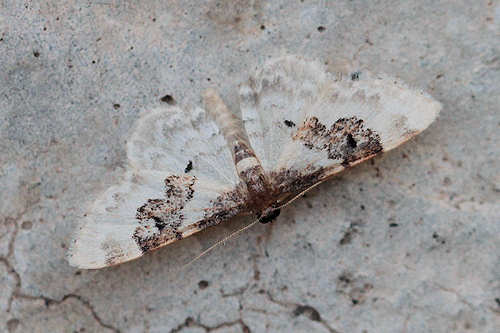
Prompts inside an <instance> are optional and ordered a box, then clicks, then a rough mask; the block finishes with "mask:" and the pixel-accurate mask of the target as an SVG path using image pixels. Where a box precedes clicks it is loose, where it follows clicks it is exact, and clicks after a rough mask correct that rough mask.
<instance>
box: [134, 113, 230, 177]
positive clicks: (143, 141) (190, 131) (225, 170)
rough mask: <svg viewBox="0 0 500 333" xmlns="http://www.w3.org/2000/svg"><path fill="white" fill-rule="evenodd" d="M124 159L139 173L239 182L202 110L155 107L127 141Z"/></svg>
mask: <svg viewBox="0 0 500 333" xmlns="http://www.w3.org/2000/svg"><path fill="white" fill-rule="evenodd" d="M127 157H128V159H129V164H130V165H131V166H132V167H134V168H135V169H139V170H157V171H164V172H169V173H171V174H184V173H186V174H189V175H193V176H196V177H198V178H200V179H209V180H210V181H215V182H219V183H221V184H232V185H234V186H236V185H237V184H238V183H239V178H238V174H237V173H236V169H235V167H234V162H233V158H232V154H231V152H230V150H229V149H228V146H227V143H226V140H225V139H224V136H223V135H222V133H221V132H220V130H219V128H218V127H217V125H216V123H215V122H214V121H213V120H212V119H211V118H210V116H209V115H208V114H207V112H205V110H203V109H201V108H195V109H193V110H191V111H184V110H182V109H180V108H178V107H168V108H158V109H155V110H153V111H148V112H147V113H144V114H142V115H141V117H140V119H139V120H138V121H137V123H136V125H135V128H134V130H133V134H132V136H131V138H130V139H129V140H128V142H127ZM190 162H191V163H190Z"/></svg>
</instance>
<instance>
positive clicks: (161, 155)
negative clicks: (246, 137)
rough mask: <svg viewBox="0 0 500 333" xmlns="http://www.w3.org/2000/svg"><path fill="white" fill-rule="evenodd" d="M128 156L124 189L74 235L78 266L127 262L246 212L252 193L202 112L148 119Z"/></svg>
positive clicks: (72, 258)
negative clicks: (239, 182)
mask: <svg viewBox="0 0 500 333" xmlns="http://www.w3.org/2000/svg"><path fill="white" fill-rule="evenodd" d="M127 154H128V158H129V165H128V167H127V172H126V173H125V175H124V176H123V179H122V181H121V183H120V184H118V185H115V186H112V187H110V188H108V189H107V190H106V191H105V192H104V193H102V194H101V195H100V196H98V197H97V198H96V199H95V201H94V202H93V204H92V205H91V206H90V207H89V209H88V213H87V214H86V216H85V217H84V218H83V221H82V224H81V225H82V226H81V227H80V228H79V230H77V232H76V235H75V237H74V240H73V242H72V245H71V248H70V251H69V255H68V260H69V262H70V264H72V265H73V266H77V267H80V268H100V267H106V266H111V265H116V264H119V263H122V262H126V261H129V260H132V259H135V258H137V257H140V256H141V255H143V254H144V253H146V252H148V251H151V250H154V249H157V248H159V247H162V246H164V245H167V244H169V243H172V242H174V241H176V240H178V239H182V238H185V237H187V236H189V235H191V234H193V233H195V232H198V231H200V230H202V229H204V228H206V227H208V226H211V225H215V224H218V223H220V222H221V221H223V220H225V219H228V218H230V217H232V216H235V215H238V214H240V213H242V212H243V210H244V204H245V203H246V189H245V188H244V187H242V186H241V185H239V184H238V180H237V175H236V171H235V170H234V168H235V167H234V163H233V161H232V157H231V153H230V152H229V150H228V148H227V145H226V143H225V141H224V138H223V136H222V135H221V134H220V133H219V131H218V129H217V127H216V125H215V124H214V123H213V122H212V121H211V120H210V119H208V118H206V115H205V113H204V111H203V110H201V109H197V110H195V112H194V114H192V115H190V114H186V113H182V112H181V110H180V109H177V108H170V109H163V110H155V111H153V112H151V113H149V114H146V115H144V116H142V117H141V118H140V119H139V120H138V123H137V125H136V127H135V129H134V132H133V134H132V136H131V139H130V140H129V142H128V145H127ZM189 161H191V163H189ZM189 164H191V165H190V167H188V165H189Z"/></svg>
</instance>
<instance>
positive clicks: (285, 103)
mask: <svg viewBox="0 0 500 333" xmlns="http://www.w3.org/2000/svg"><path fill="white" fill-rule="evenodd" d="M203 98H204V104H205V109H206V111H205V110H204V109H201V108H196V109H194V110H193V111H190V112H187V111H184V110H181V109H179V108H178V107H175V106H171V107H167V108H161V109H156V110H153V111H148V112H146V113H144V114H142V115H141V117H140V118H139V120H138V121H137V124H136V126H135V129H134V130H133V133H132V136H131V138H130V139H129V140H128V142H127V156H128V167H127V171H126V173H125V175H124V178H123V179H124V180H123V181H122V182H121V183H120V184H118V185H116V186H112V187H110V188H109V189H107V190H106V191H105V192H104V193H103V194H102V195H101V196H99V197H98V198H97V199H96V200H95V201H94V202H93V204H92V205H91V206H90V207H89V210H88V213H87V214H86V216H85V217H84V221H83V223H82V226H81V227H80V228H79V230H77V232H76V236H75V238H74V240H73V242H72V244H71V249H70V251H69V256H68V257H69V262H70V264H71V265H73V266H77V267H80V268H101V267H106V266H111V265H116V264H120V263H123V262H126V261H129V260H132V259H135V258H138V257H140V256H142V255H143V254H145V253H147V252H149V251H152V250H155V249H157V248H159V247H162V246H165V245H167V244H170V243H172V242H175V241H176V240H180V239H183V238H186V237H188V236H190V235H192V234H194V233H196V232H198V231H200V230H202V229H204V228H207V227H210V226H214V225H217V224H219V223H221V222H223V221H225V220H227V219H230V218H232V217H235V216H237V215H254V216H255V217H256V218H257V219H258V220H259V221H260V222H262V223H267V222H270V221H272V220H273V219H274V218H276V217H277V216H278V215H279V213H280V208H281V207H283V206H284V205H286V204H287V203H289V202H291V201H292V200H294V199H295V198H297V197H299V196H300V195H301V194H303V193H305V191H307V190H309V189H311V188H312V187H314V186H315V185H317V184H319V183H321V182H323V181H325V180H327V179H329V178H330V177H332V176H333V175H335V174H336V173H338V172H340V171H342V170H344V169H345V168H348V167H350V166H353V165H356V164H358V163H360V162H362V161H364V160H366V159H369V158H371V157H373V156H375V155H377V154H379V153H382V152H385V151H388V150H391V149H393V148H395V147H397V146H399V145H400V144H402V143H404V142H405V141H407V140H409V139H411V138H412V137H414V136H415V135H417V134H418V133H420V132H421V131H423V130H424V129H425V128H427V127H428V126H429V125H430V124H431V123H432V122H433V120H434V119H435V118H436V117H437V115H438V113H439V111H440V109H441V105H440V104H439V103H438V102H437V101H435V100H434V99H432V98H431V97H430V96H429V95H427V94H426V93H424V92H423V91H421V90H415V89H411V88H409V87H408V86H407V85H405V84H404V83H403V82H401V81H400V80H396V79H394V78H392V77H390V76H387V75H380V74H379V75H375V74H371V73H369V72H367V71H362V72H356V73H352V74H349V75H340V74H338V73H334V74H332V73H329V72H327V71H326V70H325V68H324V67H323V65H322V64H320V63H318V62H314V61H306V60H304V59H302V58H300V57H296V56H285V57H280V58H277V59H273V60H270V61H269V62H267V63H266V64H265V65H264V66H263V68H262V69H261V70H259V71H257V73H256V74H255V75H254V76H253V77H251V78H250V80H249V82H248V83H246V84H243V85H242V86H241V87H240V108H241V114H242V119H241V120H239V119H237V118H236V117H235V116H234V115H233V113H231V112H230V111H229V110H228V108H227V107H226V106H225V104H224V103H223V102H222V100H221V98H220V97H219V96H218V95H217V93H216V92H215V90H212V89H210V90H207V91H206V92H205V93H204V96H203Z"/></svg>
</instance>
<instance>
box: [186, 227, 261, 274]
mask: <svg viewBox="0 0 500 333" xmlns="http://www.w3.org/2000/svg"><path fill="white" fill-rule="evenodd" d="M258 222H259V220H255V221H254V222H252V223H250V224H249V225H247V226H244V227H243V228H241V229H239V230H236V231H235V232H233V233H231V234H230V235H228V236H226V237H224V238H223V239H221V240H220V241H218V242H217V243H215V244H214V245H212V246H210V247H209V248H208V249H206V250H204V251H203V252H201V253H200V254H198V255H197V256H196V257H195V258H194V259H192V260H190V261H189V262H188V263H187V264H185V265H184V266H182V269H186V268H187V267H189V266H191V264H193V263H194V262H195V261H197V260H198V259H200V258H201V257H203V256H204V255H206V254H207V253H209V252H210V251H212V250H213V249H215V248H216V247H218V246H219V245H220V244H221V243H225V242H226V241H228V240H230V239H231V238H233V237H235V236H236V235H238V234H240V233H242V232H243V231H245V230H247V229H250V228H251V227H253V226H254V225H255V224H257V223H258Z"/></svg>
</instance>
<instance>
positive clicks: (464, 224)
mask: <svg viewBox="0 0 500 333" xmlns="http://www.w3.org/2000/svg"><path fill="white" fill-rule="evenodd" d="M499 22H500V4H499V1H488V0H479V1H467V0H460V1H459V0H442V1H434V0H425V1H395V0H394V1H392V0H387V1H362V0H353V1H347V0H342V1H311V0H303V1H300V0H293V1H284V0H283V1H259V0H254V1H242V0H237V1H214V0H209V1H138V0H137V1H118V0H99V1H83V0H82V1H55V0H52V1H28V0H26V1H16V0H3V1H0V330H1V331H4V332H183V333H187V332H191V333H194V332H291V331H297V332H305V331H311V332H342V333H344V332H367V333H373V332H499V331H500V222H499V221H500V212H499V209H500V199H499V197H500V194H499V192H500V175H499V167H500V165H499V164H500V163H499V153H500V149H499V139H500V135H499V129H500V128H499V127H500V117H499V105H500V97H499V96H500V24H499ZM285 53H290V54H299V55H303V56H306V57H309V58H315V59H319V60H321V61H324V62H325V63H327V64H328V65H329V66H331V68H335V67H336V66H341V67H342V66H347V67H349V66H351V67H353V68H356V67H360V68H361V67H369V68H371V69H372V70H374V71H379V72H387V73H390V74H392V75H395V76H399V77H401V78H402V79H404V80H405V81H407V82H409V83H410V84H412V85H415V86H419V87H422V88H424V89H425V90H427V91H428V92H429V93H430V94H432V95H433V96H434V97H435V98H436V99H438V100H439V101H441V102H442V104H443V110H442V113H441V115H440V117H439V119H438V120H437V121H436V122H435V123H434V124H433V125H432V126H431V127H430V128H429V129H428V130H427V131H425V132H424V133H423V134H422V135H420V136H418V137H417V138H416V139H415V140H412V142H409V143H407V144H406V145H404V146H403V147H400V148H398V149H396V150H394V151H392V152H390V153H387V154H385V155H384V156H381V157H379V158H376V159H374V160H373V163H370V162H367V163H365V164H363V165H360V166H358V167H355V168H354V169H352V170H349V171H346V172H344V173H343V174H341V175H340V176H339V177H337V178H336V179H334V180H332V181H330V182H328V183H325V184H323V185H321V186H319V187H318V188H316V189H315V190H313V191H311V192H310V193H308V194H307V195H306V197H305V198H303V199H301V200H298V201H296V202H295V203H294V204H293V205H291V206H290V207H288V208H287V209H285V210H284V212H283V213H282V216H280V217H279V219H278V220H277V221H275V222H274V223H273V224H271V225H266V226H264V225H257V226H255V227H254V228H252V229H250V230H248V231H247V232H245V233H244V234H243V235H241V236H240V237H238V238H237V239H234V240H232V241H230V242H227V243H226V244H225V245H223V246H220V247H219V248H217V249H216V250H214V251H212V252H211V253H210V254H208V255H206V256H205V257H203V258H201V259H200V260H198V261H197V262H195V263H194V264H193V265H192V266H189V267H188V268H187V269H182V270H181V269H179V267H180V266H181V263H183V262H186V260H188V259H189V258H192V257H193V256H195V255H196V253H198V252H199V250H200V248H201V247H200V244H201V243H206V244H209V243H210V242H211V241H212V240H213V239H215V238H216V237H217V235H218V234H220V233H221V232H222V230H225V229H224V228H220V229H217V228H215V229H216V230H215V231H212V230H211V231H209V232H208V233H205V234H202V235H200V236H196V237H193V238H191V239H186V240H183V241H181V242H179V243H176V244H173V245H172V246H169V247H167V248H164V249H162V250H159V251H156V252H155V253H153V254H152V255H148V256H146V257H144V258H141V259H140V260H136V261H134V262H131V263H128V264H124V265H122V266H118V267H114V268H109V269H104V270H99V271H82V270H76V269H74V268H72V267H70V266H68V264H67V262H66V261H65V253H66V251H67V248H68V244H69V241H70V236H71V233H72V231H73V230H74V228H75V226H76V223H77V217H78V216H79V215H81V214H82V207H83V206H84V205H85V203H86V202H87V200H88V198H89V197H92V196H93V195H95V194H96V193H99V191H101V190H103V189H105V188H106V187H107V186H109V185H110V184H113V183H115V182H116V181H117V180H118V178H119V176H120V174H122V172H123V169H124V165H125V162H126V156H125V151H124V148H125V142H126V139H127V136H128V135H129V129H130V128H131V126H132V124H133V122H134V120H135V119H137V115H138V114H139V112H140V111H141V110H144V109H150V108H153V107H157V106H158V105H160V104H162V102H160V98H161V97H162V96H164V95H166V94H170V95H171V96H172V97H173V98H174V101H175V102H176V103H177V105H180V106H181V107H185V108H188V107H191V106H194V105H199V104H200V102H201V99H200V95H201V92H202V91H203V90H204V89H205V88H207V87H208V86H210V85H216V86H218V87H219V89H220V91H221V93H222V95H223V97H224V98H225V99H226V100H227V101H228V103H229V105H230V106H231V107H232V108H233V109H234V110H235V112H237V111H238V110H237V106H238V104H237V95H236V92H237V90H236V86H237V84H238V83H240V82H242V81H243V80H245V79H246V78H247V76H248V71H253V70H254V69H255V68H257V67H259V66H260V65H261V64H262V63H263V62H264V61H265V60H266V59H268V58H270V57H274V56H278V55H282V54H285Z"/></svg>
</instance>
